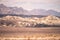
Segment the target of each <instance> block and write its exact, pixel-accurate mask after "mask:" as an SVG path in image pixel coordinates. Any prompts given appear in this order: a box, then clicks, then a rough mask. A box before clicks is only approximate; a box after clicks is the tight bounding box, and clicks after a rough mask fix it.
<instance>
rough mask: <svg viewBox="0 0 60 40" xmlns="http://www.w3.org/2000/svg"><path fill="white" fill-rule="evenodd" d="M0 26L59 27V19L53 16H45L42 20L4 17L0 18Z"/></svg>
mask: <svg viewBox="0 0 60 40" xmlns="http://www.w3.org/2000/svg"><path fill="white" fill-rule="evenodd" d="M0 26H13V27H44V26H45V27H48V26H49V27H52V26H54V27H56V26H57V27H59V26H60V18H58V17H55V16H52V15H50V16H47V17H42V18H37V17H28V18H27V17H25V18H23V17H19V16H6V17H3V18H0Z"/></svg>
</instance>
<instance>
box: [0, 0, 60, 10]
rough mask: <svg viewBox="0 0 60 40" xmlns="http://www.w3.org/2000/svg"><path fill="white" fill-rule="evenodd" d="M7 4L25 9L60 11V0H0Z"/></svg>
mask: <svg viewBox="0 0 60 40" xmlns="http://www.w3.org/2000/svg"><path fill="white" fill-rule="evenodd" d="M1 3H3V4H5V5H7V6H12V7H13V6H17V7H23V8H24V9H27V10H31V9H53V10H57V11H60V0H0V4H1Z"/></svg>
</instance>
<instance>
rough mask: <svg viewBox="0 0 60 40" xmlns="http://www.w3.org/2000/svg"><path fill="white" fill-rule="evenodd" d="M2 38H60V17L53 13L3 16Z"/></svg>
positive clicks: (30, 39) (0, 21)
mask: <svg viewBox="0 0 60 40" xmlns="http://www.w3.org/2000/svg"><path fill="white" fill-rule="evenodd" d="M33 27H34V28H33ZM39 27H40V28H39ZM0 40H60V18H58V17H55V16H51V15H50V16H47V17H42V18H37V17H28V18H27V17H26V18H23V17H19V16H5V17H2V18H0Z"/></svg>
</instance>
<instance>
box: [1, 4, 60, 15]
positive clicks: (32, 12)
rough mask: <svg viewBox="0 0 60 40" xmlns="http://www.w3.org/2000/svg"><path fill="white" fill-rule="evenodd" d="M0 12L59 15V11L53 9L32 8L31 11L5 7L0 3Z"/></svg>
mask: <svg viewBox="0 0 60 40" xmlns="http://www.w3.org/2000/svg"><path fill="white" fill-rule="evenodd" d="M0 14H12V15H13V14H16V15H54V16H60V12H57V11H55V10H44V9H33V10H31V11H28V10H25V9H23V8H22V7H20V8H18V7H7V6H5V5H4V4H0Z"/></svg>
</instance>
